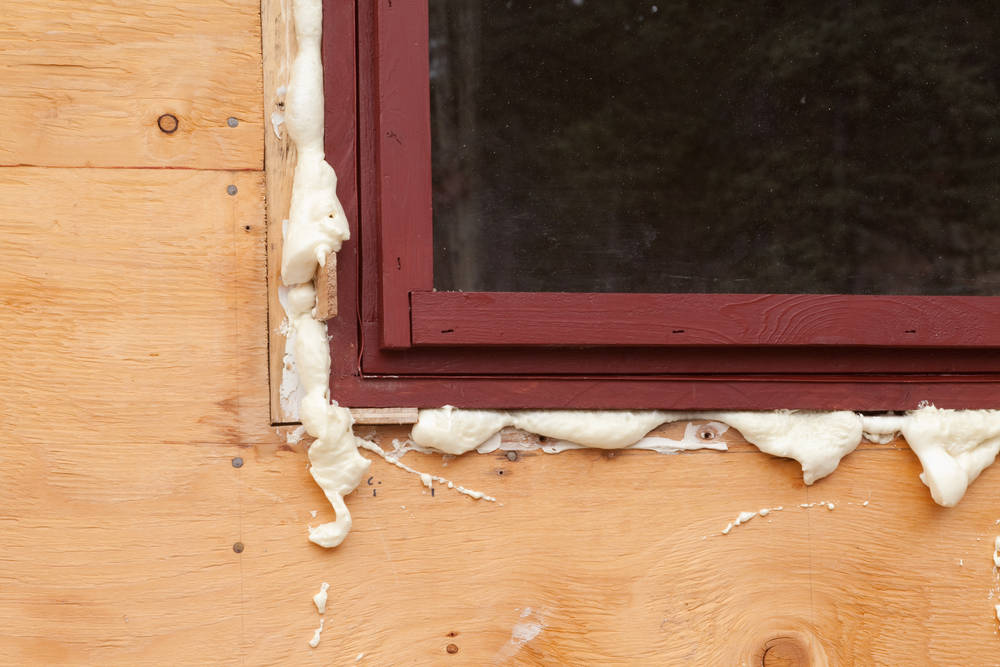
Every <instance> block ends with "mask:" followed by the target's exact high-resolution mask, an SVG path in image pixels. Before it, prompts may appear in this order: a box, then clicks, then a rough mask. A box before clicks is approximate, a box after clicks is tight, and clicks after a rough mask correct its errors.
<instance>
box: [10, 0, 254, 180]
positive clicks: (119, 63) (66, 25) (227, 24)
mask: <svg viewBox="0 0 1000 667" xmlns="http://www.w3.org/2000/svg"><path fill="white" fill-rule="evenodd" d="M0 98H2V99H3V104H0V165H40V166H59V167H147V166H157V167H161V166H171V167H193V168H199V169H260V168H261V166H262V164H263V136H264V125H263V116H262V109H261V50H260V3H259V1H258V0H218V1H214V2H205V1H203V0H130V1H129V2H116V1H115V0H94V1H87V2H83V1H82V0H54V1H49V2H37V1H34V0H32V1H27V2H25V1H20V0H19V1H17V2H6V3H4V6H3V11H2V12H0ZM162 114H173V115H174V116H175V117H176V118H177V119H178V121H179V124H178V127H177V130H176V131H175V132H174V133H172V134H166V133H164V132H163V131H161V130H160V129H159V127H158V126H157V119H158V118H159V117H160V116H161V115H162ZM230 117H232V118H236V119H237V120H238V121H239V124H238V125H237V126H236V127H230V126H229V125H228V124H227V120H228V119H229V118H230Z"/></svg>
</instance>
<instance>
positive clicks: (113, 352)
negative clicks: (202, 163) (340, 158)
mask: <svg viewBox="0 0 1000 667" xmlns="http://www.w3.org/2000/svg"><path fill="white" fill-rule="evenodd" d="M230 185H234V186H235V187H236V188H237V194H236V195H229V194H227V187H228V186H230ZM0 220H2V221H3V227H4V242H3V244H2V245H0V294H3V296H4V299H5V304H6V305H5V307H4V308H2V309H0V329H2V330H3V332H4V335H3V337H2V338H0V377H3V378H4V381H3V382H2V383H0V404H2V405H3V406H4V410H3V416H2V417H0V423H2V424H3V426H4V428H5V433H6V434H7V437H8V438H10V439H13V440H18V441H22V442H33V443H38V444H42V443H47V442H51V441H53V440H55V441H56V442H60V441H63V442H65V441H69V442H76V441H84V442H107V443H121V444H124V443H128V444H131V445H140V444H144V443H150V442H216V443H223V442H229V443H234V444H235V443H246V442H261V441H262V440H264V439H266V438H267V430H266V425H267V424H268V417H267V392H266V389H265V388H266V387H267V376H266V363H265V358H266V355H265V349H266V340H265V336H266V328H265V326H266V325H265V322H266V318H265V311H266V305H265V302H264V298H265V297H264V293H263V290H264V247H263V238H264V234H263V232H264V229H263V223H264V213H263V178H262V174H261V173H260V172H210V171H194V170H149V169H142V170H126V169H102V170H87V171H84V170H80V169H42V168H32V167H17V168H5V169H0Z"/></svg>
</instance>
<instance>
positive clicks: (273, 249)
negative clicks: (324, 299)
mask: <svg viewBox="0 0 1000 667" xmlns="http://www.w3.org/2000/svg"><path fill="white" fill-rule="evenodd" d="M260 7H261V24H262V31H263V32H262V45H263V69H264V116H265V117H266V119H267V132H266V134H265V136H264V154H265V159H264V172H265V178H266V181H265V182H266V199H267V304H268V308H267V312H268V346H267V351H268V368H269V369H270V370H269V377H270V392H269V398H270V413H271V422H272V423H286V422H290V421H295V418H294V416H293V415H288V414H285V412H284V411H283V410H282V408H281V400H280V393H279V388H280V387H281V376H282V370H283V369H282V359H283V357H284V354H285V335H284V334H283V333H282V326H281V323H282V322H283V321H284V320H285V311H284V309H283V308H282V307H281V302H280V301H279V300H278V286H279V285H281V238H282V225H283V221H284V220H285V219H286V218H287V217H288V207H289V205H290V204H291V201H292V176H293V173H294V171H295V158H296V152H295V146H294V145H293V144H292V142H291V141H290V140H289V138H288V133H287V132H286V128H285V126H284V124H278V125H275V122H274V121H275V120H280V119H281V118H282V117H283V114H284V111H285V106H284V90H283V89H284V88H285V87H286V86H287V85H288V77H289V75H290V73H291V67H292V58H293V56H294V53H295V49H296V42H295V26H294V23H293V16H292V4H291V2H283V1H282V0H262V1H261V5H260Z"/></svg>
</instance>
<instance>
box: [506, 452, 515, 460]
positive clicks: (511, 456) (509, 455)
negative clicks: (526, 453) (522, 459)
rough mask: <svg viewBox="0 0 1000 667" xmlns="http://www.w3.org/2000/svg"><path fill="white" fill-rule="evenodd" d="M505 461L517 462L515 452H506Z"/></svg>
mask: <svg viewBox="0 0 1000 667" xmlns="http://www.w3.org/2000/svg"><path fill="white" fill-rule="evenodd" d="M507 460H508V461H516V460H517V452H514V451H510V452H507Z"/></svg>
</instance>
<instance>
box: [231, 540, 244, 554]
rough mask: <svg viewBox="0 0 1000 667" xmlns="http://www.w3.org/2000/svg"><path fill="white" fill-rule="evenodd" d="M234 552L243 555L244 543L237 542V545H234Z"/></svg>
mask: <svg viewBox="0 0 1000 667" xmlns="http://www.w3.org/2000/svg"><path fill="white" fill-rule="evenodd" d="M233 551H235V552H236V553H238V554H241V553H243V543H242V542H237V543H236V544H234V545H233Z"/></svg>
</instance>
